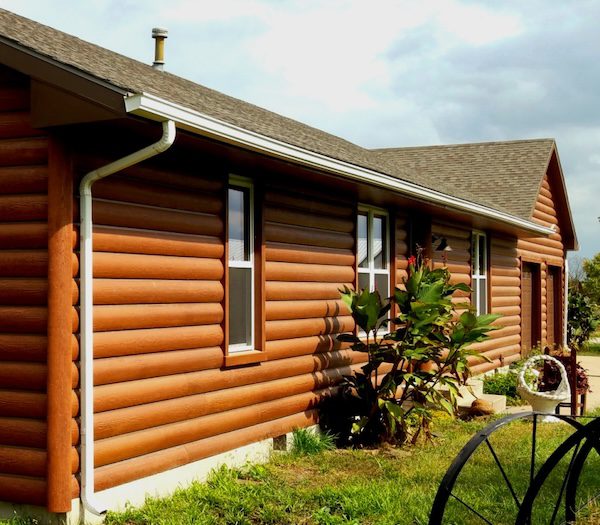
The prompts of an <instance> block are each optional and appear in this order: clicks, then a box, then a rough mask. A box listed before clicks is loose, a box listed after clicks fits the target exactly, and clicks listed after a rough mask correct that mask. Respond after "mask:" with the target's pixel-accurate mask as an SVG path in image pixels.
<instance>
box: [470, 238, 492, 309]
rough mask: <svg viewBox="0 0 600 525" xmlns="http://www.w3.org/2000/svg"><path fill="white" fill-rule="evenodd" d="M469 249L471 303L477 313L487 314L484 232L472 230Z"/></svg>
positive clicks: (485, 240) (486, 256)
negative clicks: (471, 282) (471, 281)
mask: <svg viewBox="0 0 600 525" xmlns="http://www.w3.org/2000/svg"><path fill="white" fill-rule="evenodd" d="M471 250H472V253H471V276H472V279H473V284H472V286H471V288H473V293H472V294H471V304H472V305H473V307H474V308H475V311H476V313H477V315H481V314H487V312H488V299H487V295H488V294H487V276H488V251H487V237H486V235H485V233H480V232H473V236H472V240H471Z"/></svg>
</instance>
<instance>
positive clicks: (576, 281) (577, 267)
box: [569, 256, 585, 290]
mask: <svg viewBox="0 0 600 525" xmlns="http://www.w3.org/2000/svg"><path fill="white" fill-rule="evenodd" d="M583 261H584V258H583V257H580V256H574V257H569V288H570V289H571V290H581V287H582V283H583V281H584V280H585V270H584V269H583Z"/></svg>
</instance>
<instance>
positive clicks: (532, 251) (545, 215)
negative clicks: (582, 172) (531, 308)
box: [517, 175, 566, 350]
mask: <svg viewBox="0 0 600 525" xmlns="http://www.w3.org/2000/svg"><path fill="white" fill-rule="evenodd" d="M555 198H556V196H555V195H554V194H553V190H552V184H551V180H550V179H549V177H548V175H546V176H544V180H543V181H542V185H541V187H540V193H539V195H538V197H537V201H536V203H535V208H534V210H533V214H532V220H533V221H534V222H537V223H538V224H541V225H543V226H548V227H552V228H554V229H555V232H554V233H552V234H551V235H550V236H548V237H520V238H519V240H518V244H517V250H518V251H517V253H518V255H519V256H521V257H522V258H523V260H525V261H528V262H532V263H536V264H539V265H540V275H541V338H542V340H541V344H542V346H544V345H546V344H547V341H548V333H547V328H548V320H547V302H548V287H547V279H548V266H549V265H550V266H555V267H558V268H560V271H559V273H560V274H561V277H562V278H561V282H560V283H555V286H560V287H561V289H562V286H564V284H563V283H564V275H563V271H564V258H565V254H566V252H565V248H564V244H563V239H562V235H561V231H560V225H559V218H558V212H557V209H556V202H555ZM559 296H560V297H561V300H560V301H559V302H558V303H556V301H555V304H554V311H555V322H556V323H559V325H560V326H561V327H562V320H561V319H562V317H561V316H562V313H561V312H562V310H563V307H564V305H563V301H562V293H561V294H559ZM524 350H529V349H524Z"/></svg>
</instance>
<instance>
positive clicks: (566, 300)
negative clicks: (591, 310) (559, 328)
mask: <svg viewBox="0 0 600 525" xmlns="http://www.w3.org/2000/svg"><path fill="white" fill-rule="evenodd" d="M564 272H565V276H564V280H565V286H564V289H565V297H564V301H563V302H564V305H565V308H564V312H563V313H564V318H563V341H562V343H563V348H567V343H568V341H567V325H568V323H569V259H567V258H566V257H565V269H564Z"/></svg>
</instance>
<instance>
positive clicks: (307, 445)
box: [291, 428, 335, 456]
mask: <svg viewBox="0 0 600 525" xmlns="http://www.w3.org/2000/svg"><path fill="white" fill-rule="evenodd" d="M292 436H293V438H292V450H291V452H292V454H294V455H297V456H306V455H309V454H318V453H319V452H323V451H325V450H331V449H332V448H335V436H333V435H331V434H329V433H328V432H315V431H312V430H309V429H306V428H297V429H296V430H294V432H293V434H292Z"/></svg>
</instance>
